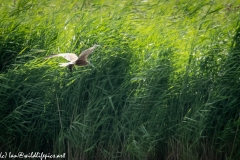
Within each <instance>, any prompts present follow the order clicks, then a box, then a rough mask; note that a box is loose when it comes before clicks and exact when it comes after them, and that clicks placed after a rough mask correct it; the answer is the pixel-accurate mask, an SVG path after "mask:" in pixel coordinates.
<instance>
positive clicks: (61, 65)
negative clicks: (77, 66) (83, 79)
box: [59, 62, 73, 67]
mask: <svg viewBox="0 0 240 160" xmlns="http://www.w3.org/2000/svg"><path fill="white" fill-rule="evenodd" d="M70 65H73V63H72V62H68V63H60V65H59V66H60V67H69V66H70Z"/></svg>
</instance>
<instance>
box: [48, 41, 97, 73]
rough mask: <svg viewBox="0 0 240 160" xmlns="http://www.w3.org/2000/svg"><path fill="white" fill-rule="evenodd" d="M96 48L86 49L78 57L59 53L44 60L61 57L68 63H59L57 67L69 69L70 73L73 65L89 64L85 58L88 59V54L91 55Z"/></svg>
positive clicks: (72, 54)
mask: <svg viewBox="0 0 240 160" xmlns="http://www.w3.org/2000/svg"><path fill="white" fill-rule="evenodd" d="M97 46H99V45H96V44H95V45H94V46H92V47H91V48H88V49H87V50H85V51H83V52H82V53H81V54H80V55H79V57H78V56H77V55H76V54H74V53H59V54H53V55H50V56H48V57H46V59H47V58H53V57H63V58H65V59H66V60H68V61H69V62H67V63H60V65H59V66H61V67H68V68H69V69H70V71H72V68H73V66H74V65H77V66H86V65H87V64H89V62H88V61H87V58H88V56H89V54H91V53H92V52H93V51H94V49H95V48H96V47H97Z"/></svg>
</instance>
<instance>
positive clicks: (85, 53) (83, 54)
mask: <svg viewBox="0 0 240 160" xmlns="http://www.w3.org/2000/svg"><path fill="white" fill-rule="evenodd" d="M97 46H99V45H96V44H95V45H94V46H92V47H91V48H88V49H87V50H85V51H83V52H82V53H81V54H80V55H79V58H78V59H81V60H84V61H87V57H88V55H89V54H91V53H92V52H93V51H94V49H95V48H96V47H97Z"/></svg>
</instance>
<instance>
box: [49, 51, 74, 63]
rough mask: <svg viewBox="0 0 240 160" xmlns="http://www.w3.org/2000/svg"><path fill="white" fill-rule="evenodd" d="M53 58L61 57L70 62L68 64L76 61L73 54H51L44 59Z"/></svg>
mask: <svg viewBox="0 0 240 160" xmlns="http://www.w3.org/2000/svg"><path fill="white" fill-rule="evenodd" d="M53 57H63V58H65V59H66V60H68V61H70V62H74V61H76V60H77V59H78V56H77V55H76V54H74V53H59V54H53V55H50V56H47V57H45V58H46V59H47V58H53Z"/></svg>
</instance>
